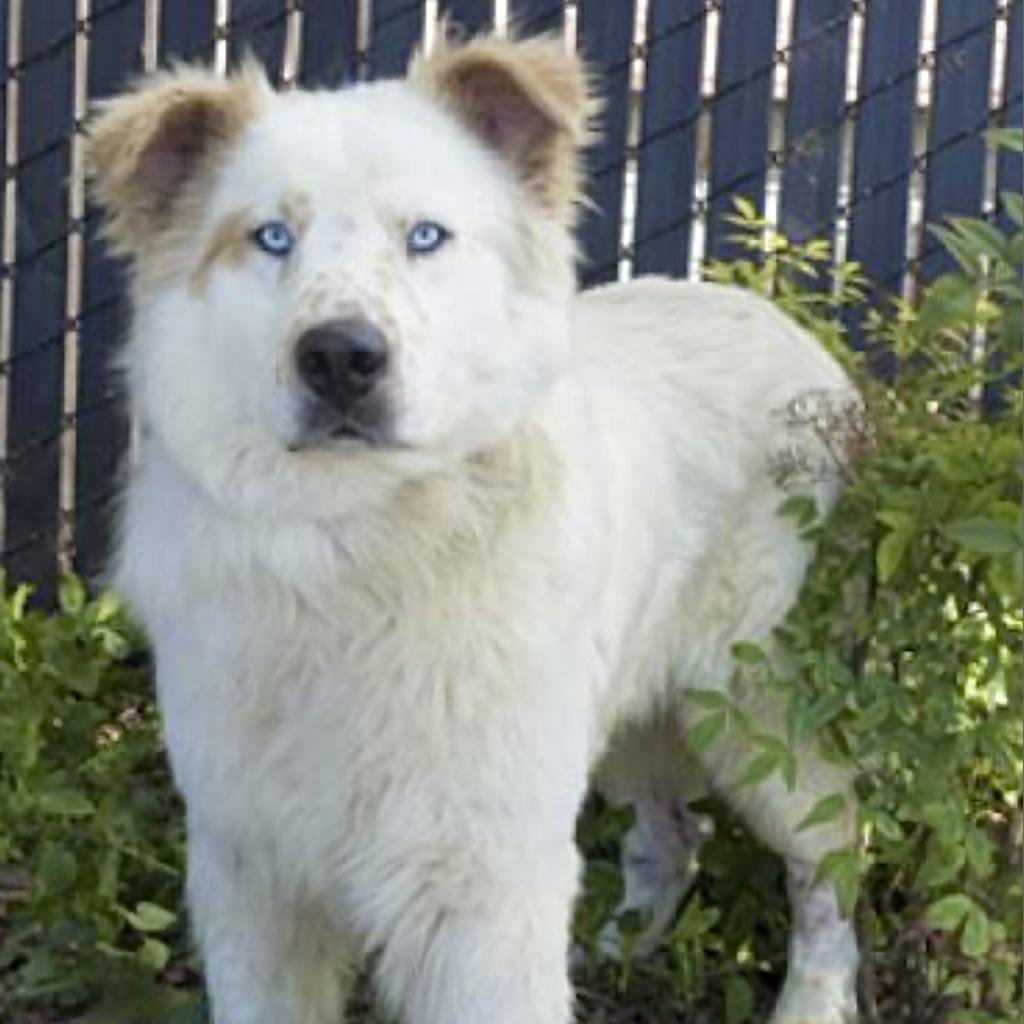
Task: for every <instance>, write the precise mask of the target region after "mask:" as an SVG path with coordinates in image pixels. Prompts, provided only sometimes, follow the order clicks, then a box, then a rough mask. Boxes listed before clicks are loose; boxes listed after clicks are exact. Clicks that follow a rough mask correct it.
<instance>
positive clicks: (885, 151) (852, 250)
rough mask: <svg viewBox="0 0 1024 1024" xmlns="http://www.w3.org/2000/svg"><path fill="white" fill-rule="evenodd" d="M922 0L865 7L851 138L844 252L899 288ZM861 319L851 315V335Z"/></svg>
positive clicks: (881, 1) (873, 276)
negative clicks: (850, 181) (857, 98)
mask: <svg viewBox="0 0 1024 1024" xmlns="http://www.w3.org/2000/svg"><path fill="white" fill-rule="evenodd" d="M920 27H921V0H873V2H872V3H871V4H870V5H869V7H868V9H867V22H866V25H865V32H864V51H863V55H862V58H861V75H860V88H859V92H860V96H861V97H862V98H863V99H862V102H861V103H860V105H859V107H858V110H857V121H856V128H855V133H856V134H855V136H854V157H853V189H852V194H851V210H850V235H849V239H850V240H849V248H848V253H847V255H848V257H849V258H850V259H853V260H857V261H858V262H859V263H860V264H861V265H862V266H863V268H864V270H865V272H866V273H867V276H868V278H869V279H870V280H871V281H873V282H875V285H876V287H881V286H882V283H883V282H889V287H890V288H891V290H893V291H896V292H898V291H899V288H898V285H899V281H900V276H901V274H902V270H903V266H904V256H905V252H906V241H907V211H908V206H909V181H910V174H911V172H912V170H913V166H914V161H913V143H914V118H915V116H916V115H915V106H914V105H915V102H916V97H915V94H916V90H917V75H916V71H915V69H916V68H917V66H918V63H919V62H918V53H917V48H918V37H919V32H920ZM857 326H858V320H857V319H856V318H854V319H852V320H851V322H850V327H851V329H853V330H854V332H855V334H856V329H857Z"/></svg>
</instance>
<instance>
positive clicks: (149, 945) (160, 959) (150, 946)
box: [136, 938, 171, 971]
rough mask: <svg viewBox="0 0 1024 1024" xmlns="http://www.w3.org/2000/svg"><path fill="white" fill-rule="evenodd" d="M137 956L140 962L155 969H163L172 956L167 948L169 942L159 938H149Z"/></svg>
mask: <svg viewBox="0 0 1024 1024" xmlns="http://www.w3.org/2000/svg"><path fill="white" fill-rule="evenodd" d="M136 956H137V957H138V959H139V962H140V963H143V964H145V965H146V966H147V967H152V968H153V970H154V971H162V970H163V969H164V968H165V967H166V966H167V961H168V960H170V958H171V951H170V949H168V948H167V944H166V943H164V942H161V941H160V940H159V939H152V938H147V939H146V940H145V941H144V942H143V943H142V945H141V947H140V948H139V951H138V953H137V954H136Z"/></svg>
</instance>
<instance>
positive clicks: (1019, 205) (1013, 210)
mask: <svg viewBox="0 0 1024 1024" xmlns="http://www.w3.org/2000/svg"><path fill="white" fill-rule="evenodd" d="M999 198H1000V199H1001V200H1002V202H1003V209H1004V210H1005V211H1006V216H1007V217H1009V218H1010V220H1011V221H1013V223H1014V224H1016V225H1017V227H1024V196H1022V195H1021V194H1020V193H1019V192H1002V193H1000V196H999Z"/></svg>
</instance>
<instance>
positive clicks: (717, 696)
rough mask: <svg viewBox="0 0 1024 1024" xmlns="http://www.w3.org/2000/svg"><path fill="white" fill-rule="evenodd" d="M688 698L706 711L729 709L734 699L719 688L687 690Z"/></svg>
mask: <svg viewBox="0 0 1024 1024" xmlns="http://www.w3.org/2000/svg"><path fill="white" fill-rule="evenodd" d="M685 697H686V700H687V701H688V702H690V703H692V704H696V705H697V707H699V708H703V709H704V710H705V711H728V710H730V709H731V708H732V701H731V700H730V699H729V697H727V696H726V695H725V694H724V693H721V692H719V691H718V690H687V691H686V693H685Z"/></svg>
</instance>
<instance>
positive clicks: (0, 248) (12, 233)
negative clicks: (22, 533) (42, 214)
mask: <svg viewBox="0 0 1024 1024" xmlns="http://www.w3.org/2000/svg"><path fill="white" fill-rule="evenodd" d="M21 4H22V0H9V7H8V9H7V12H6V14H7V16H6V18H4V32H5V34H6V40H5V42H6V48H5V51H4V52H5V57H6V65H5V69H4V73H5V76H6V78H7V94H6V96H5V97H4V123H3V125H2V126H0V128H2V130H3V133H4V150H3V152H4V197H3V237H2V239H0V259H2V260H3V277H2V278H0V551H5V550H6V548H7V479H8V467H7V456H8V439H9V431H8V417H9V415H10V397H11V396H10V384H11V370H10V363H9V360H10V358H11V354H12V352H13V351H14V270H13V268H14V262H15V260H16V259H17V254H18V232H17V221H18V176H17V174H16V173H15V167H16V166H17V163H18V112H19V101H20V98H21V82H20V81H19V80H18V77H17V74H16V72H15V71H14V69H15V68H16V67H17V66H18V64H19V63H20V62H21V34H22V20H21Z"/></svg>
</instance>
